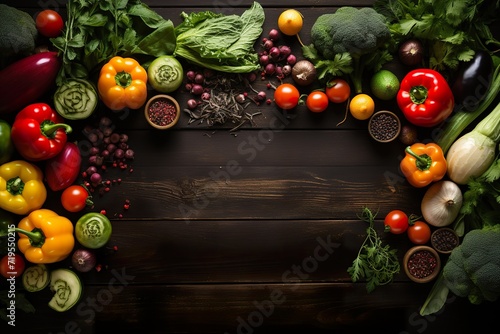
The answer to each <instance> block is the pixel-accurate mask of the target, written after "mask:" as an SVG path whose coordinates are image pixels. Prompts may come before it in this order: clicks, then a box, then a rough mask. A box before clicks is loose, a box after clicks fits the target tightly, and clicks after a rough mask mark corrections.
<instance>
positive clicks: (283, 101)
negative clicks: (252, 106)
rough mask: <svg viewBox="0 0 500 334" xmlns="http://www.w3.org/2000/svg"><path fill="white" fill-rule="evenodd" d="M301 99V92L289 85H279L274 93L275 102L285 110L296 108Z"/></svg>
mask: <svg viewBox="0 0 500 334" xmlns="http://www.w3.org/2000/svg"><path fill="white" fill-rule="evenodd" d="M299 98H300V94H299V90H298V89H297V87H295V86H294V85H292V84H289V83H284V84H281V85H279V86H278V87H276V90H275V92H274V102H276V104H277V105H278V107H280V108H281V109H285V110H286V109H292V108H295V107H296V106H297V104H298V103H299Z"/></svg>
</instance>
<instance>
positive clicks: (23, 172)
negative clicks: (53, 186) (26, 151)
mask: <svg viewBox="0 0 500 334" xmlns="http://www.w3.org/2000/svg"><path fill="white" fill-rule="evenodd" d="M46 198H47V189H46V188H45V185H44V183H43V174H42V171H41V170H40V168H38V167H37V166H35V165H33V164H31V163H29V162H27V161H24V160H14V161H10V162H6V163H4V164H3V165H1V166H0V208H2V209H4V210H6V211H9V212H12V213H15V214H18V215H26V214H28V213H30V212H31V211H33V210H36V209H40V208H41V207H42V205H43V203H45V200H46Z"/></svg>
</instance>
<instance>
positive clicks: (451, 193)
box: [421, 180, 463, 227]
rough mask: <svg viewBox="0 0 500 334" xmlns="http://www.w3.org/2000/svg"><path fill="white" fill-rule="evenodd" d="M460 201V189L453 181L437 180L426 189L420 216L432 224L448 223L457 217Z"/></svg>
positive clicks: (441, 224)
mask: <svg viewBox="0 0 500 334" xmlns="http://www.w3.org/2000/svg"><path fill="white" fill-rule="evenodd" d="M462 201H463V197H462V191H461V189H460V187H459V186H458V185H457V184H456V183H455V182H453V181H448V180H442V181H438V182H436V183H434V184H432V185H431V186H430V187H429V189H427V191H426V192H425V194H424V197H423V198H422V203H421V211H422V216H423V218H424V220H425V221H426V222H427V223H429V224H431V225H433V226H437V227H442V226H447V225H450V224H451V223H453V221H454V220H455V218H457V216H458V214H459V212H460V208H461V207H462Z"/></svg>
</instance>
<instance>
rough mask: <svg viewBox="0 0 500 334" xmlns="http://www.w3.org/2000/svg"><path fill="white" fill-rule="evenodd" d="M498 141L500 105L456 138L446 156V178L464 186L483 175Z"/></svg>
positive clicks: (499, 138)
mask: <svg viewBox="0 0 500 334" xmlns="http://www.w3.org/2000/svg"><path fill="white" fill-rule="evenodd" d="M499 141H500V103H498V104H497V106H496V107H495V109H493V110H492V111H491V112H490V113H489V114H488V115H487V116H486V117H485V118H484V119H483V120H481V122H479V123H478V124H477V125H476V127H475V128H474V129H473V130H472V131H470V132H468V133H466V134H464V135H463V136H461V137H460V138H458V139H457V140H456V141H455V142H454V143H453V144H452V145H451V147H450V149H449V151H448V154H447V156H446V161H447V163H448V176H449V177H450V179H451V180H452V181H454V182H456V183H458V184H466V183H467V182H469V180H470V179H471V178H473V177H478V176H480V175H481V174H483V173H484V172H485V171H486V170H487V169H488V168H489V167H490V165H491V164H492V163H493V161H494V160H495V156H496V152H495V151H496V146H497V144H498V143H499Z"/></svg>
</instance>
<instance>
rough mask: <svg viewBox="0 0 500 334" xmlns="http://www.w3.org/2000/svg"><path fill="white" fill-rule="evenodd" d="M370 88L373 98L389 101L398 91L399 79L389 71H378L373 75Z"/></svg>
mask: <svg viewBox="0 0 500 334" xmlns="http://www.w3.org/2000/svg"><path fill="white" fill-rule="evenodd" d="M370 88H371V90H372V93H373V95H374V96H375V97H377V98H379V99H381V100H391V99H393V98H395V97H396V95H397V93H398V91H399V79H398V77H397V76H396V75H395V74H394V73H392V72H391V71H389V70H380V71H378V72H377V73H375V74H374V75H373V77H372V79H371V81H370Z"/></svg>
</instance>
